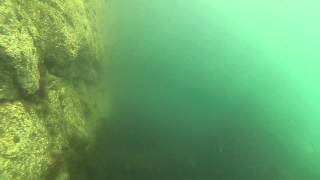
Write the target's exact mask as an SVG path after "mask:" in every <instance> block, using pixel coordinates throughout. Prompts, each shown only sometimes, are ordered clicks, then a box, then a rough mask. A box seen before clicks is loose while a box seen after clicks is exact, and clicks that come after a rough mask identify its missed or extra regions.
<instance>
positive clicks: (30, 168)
mask: <svg viewBox="0 0 320 180" xmlns="http://www.w3.org/2000/svg"><path fill="white" fill-rule="evenodd" d="M49 143H50V142H49V137H48V133H47V131H46V128H45V126H44V124H43V121H41V120H40V119H39V118H38V117H37V114H36V112H35V111H34V110H33V109H32V108H27V107H25V105H24V104H23V103H22V102H15V103H4V104H1V105H0V144H1V146H0V163H1V166H0V174H1V175H2V176H3V177H5V178H6V179H36V178H39V177H41V175H43V172H45V171H44V170H45V169H46V168H48V167H49V164H50V161H51V159H50V156H49V154H48V153H49V151H48V147H49Z"/></svg>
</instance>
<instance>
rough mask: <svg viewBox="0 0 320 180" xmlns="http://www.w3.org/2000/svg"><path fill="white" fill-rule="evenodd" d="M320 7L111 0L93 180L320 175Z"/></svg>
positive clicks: (267, 179) (284, 179) (244, 0)
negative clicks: (103, 117)
mask: <svg viewBox="0 0 320 180" xmlns="http://www.w3.org/2000/svg"><path fill="white" fill-rule="evenodd" d="M319 8H320V3H319V1H316V0H268V1H267V0H261V1H254V0H231V1H223V0H188V1H185V0H161V1H160V0H154V1H148V0H130V1H127V0H109V1H108V2H107V8H106V12H105V21H106V28H105V37H106V38H105V39H106V41H105V42H106V47H107V56H106V58H108V60H109V64H108V65H106V68H105V69H106V78H105V80H106V85H107V86H108V87H109V89H110V91H111V102H112V111H111V112H112V114H111V115H110V118H109V119H108V120H107V121H106V122H105V124H104V125H103V126H101V129H100V130H99V132H98V133H99V136H98V142H100V143H99V144H98V145H97V152H96V159H97V163H96V164H97V167H96V169H95V170H94V173H93V174H94V175H93V176H94V177H95V179H109V180H153V179H155V180H180V179H181V180H213V179H216V180H317V179H320V171H319V169H320V154H319V153H320V138H319V137H320V131H319V130H320V122H319V120H320V119H319V118H320V111H319V107H320V95H319V92H320V86H319V82H320V71H319V67H320V63H319V59H320V51H319V47H320V46H319V42H320V21H319V18H320V12H319Z"/></svg>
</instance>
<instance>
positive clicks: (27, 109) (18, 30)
mask: <svg viewBox="0 0 320 180" xmlns="http://www.w3.org/2000/svg"><path fill="white" fill-rule="evenodd" d="M99 3H102V0H101V1H99V0H26V1H25V0H0V179H1V180H2V179H8V180H9V179H10V180H11V179H15V180H20V179H21V180H22V179H23V180H28V179H31V180H34V179H60V180H62V179H77V178H76V173H73V171H76V168H75V167H74V166H73V164H72V163H76V162H79V161H81V160H79V158H80V157H81V156H82V155H83V154H85V153H88V152H89V149H90V146H91V145H92V144H93V143H94V133H93V132H94V124H95V123H96V122H97V121H98V119H99V118H101V116H102V114H101V113H100V112H98V109H99V106H101V105H100V104H99V102H98V101H97V100H96V99H95V98H94V97H95V96H94V95H93V94H98V93H99V90H98V88H97V87H98V74H99V68H98V67H99V64H100V61H101V58H100V57H101V53H100V52H101V49H102V48H101V46H100V43H99V42H98V40H97V39H98V37H97V34H98V33H97V30H98V29H99V28H98V26H97V17H96V16H97V15H96V14H97V7H99V6H101V5H100V4H99Z"/></svg>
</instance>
